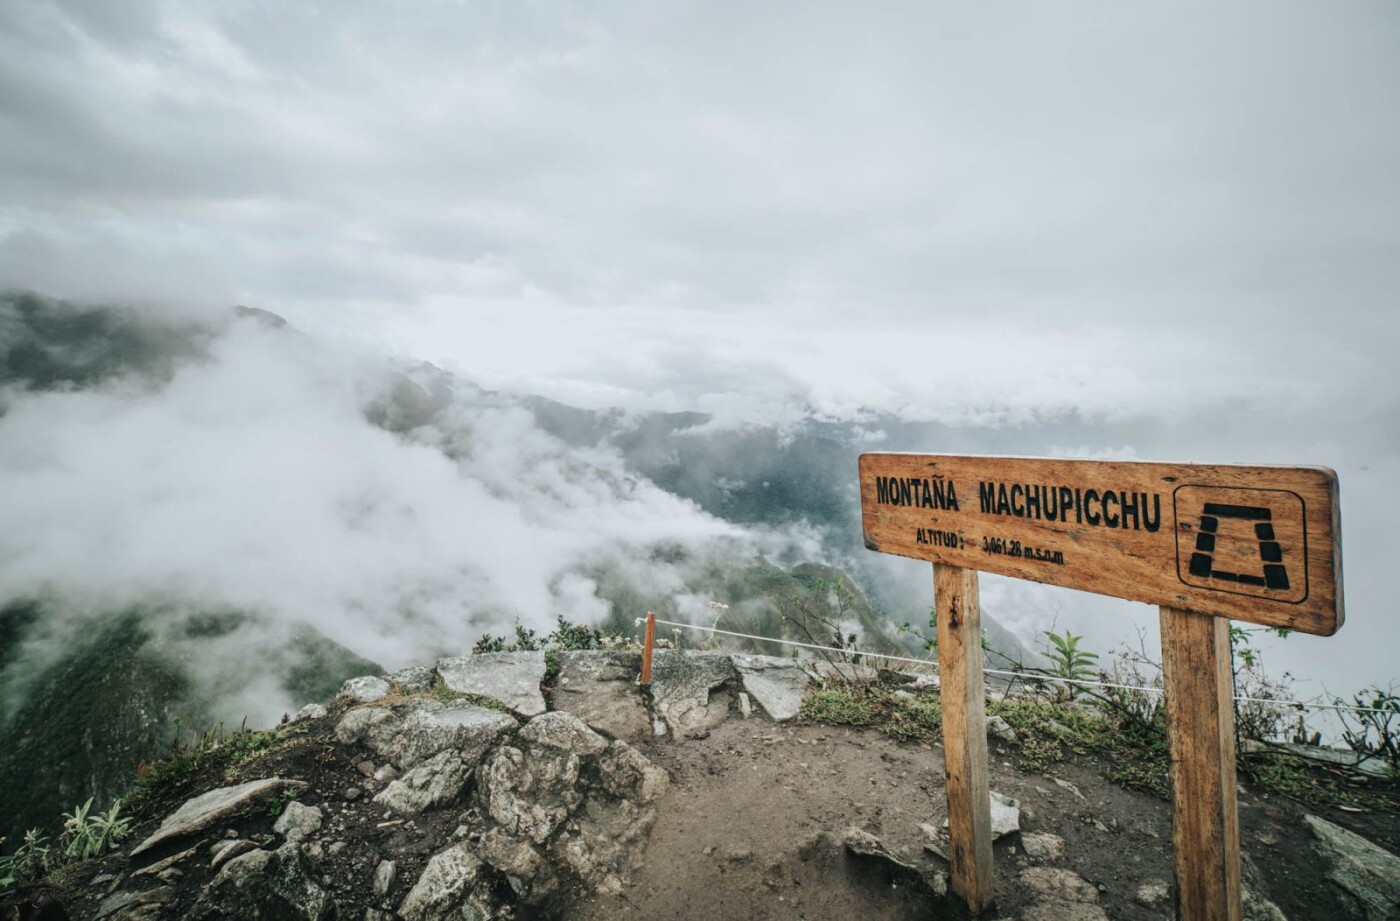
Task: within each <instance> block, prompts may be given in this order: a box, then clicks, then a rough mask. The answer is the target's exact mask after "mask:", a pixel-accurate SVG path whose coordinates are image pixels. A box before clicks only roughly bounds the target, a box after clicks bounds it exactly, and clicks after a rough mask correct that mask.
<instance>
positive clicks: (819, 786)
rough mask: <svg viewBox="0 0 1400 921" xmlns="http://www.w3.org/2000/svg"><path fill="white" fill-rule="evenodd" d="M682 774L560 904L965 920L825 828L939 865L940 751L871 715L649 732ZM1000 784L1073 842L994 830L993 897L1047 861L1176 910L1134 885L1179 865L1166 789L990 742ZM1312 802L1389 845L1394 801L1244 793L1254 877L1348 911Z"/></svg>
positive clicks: (706, 915) (653, 914)
mask: <svg viewBox="0 0 1400 921" xmlns="http://www.w3.org/2000/svg"><path fill="white" fill-rule="evenodd" d="M641 747H642V749H643V751H645V753H646V754H647V756H648V757H650V758H652V759H653V760H654V761H656V762H657V763H658V764H660V765H662V766H663V767H665V768H666V769H667V770H668V771H669V772H670V773H671V776H672V780H673V784H674V787H673V789H672V792H671V793H670V794H669V795H668V796H667V797H666V799H665V800H663V801H662V803H661V814H660V818H659V819H658V822H657V825H656V828H655V830H654V831H653V833H652V838H651V842H650V844H649V846H648V850H647V854H646V866H645V868H644V869H643V870H642V872H641V873H640V874H638V875H637V876H636V877H635V879H634V880H633V884H632V886H631V887H630V888H629V889H628V890H627V891H626V892H625V893H623V894H622V895H621V896H618V897H612V898H604V897H596V896H589V895H587V894H579V895H576V897H575V899H574V901H573V902H572V904H570V905H569V906H568V907H567V909H566V911H565V912H564V917H568V918H579V919H587V921H603V919H611V918H667V919H676V921H686V919H694V921H701V919H705V921H713V919H731V918H732V919H793V921H797V919H811V921H816V919H825V918H872V919H915V918H919V919H927V918H931V917H932V918H965V917H967V915H966V912H965V910H964V909H963V908H962V907H961V906H960V905H959V904H958V902H957V900H956V899H955V898H953V897H948V898H942V899H940V898H935V897H934V896H933V894H932V893H931V892H930V891H929V889H928V888H927V886H926V885H925V884H924V883H923V882H921V881H920V879H919V878H918V877H916V876H914V875H913V874H909V873H905V872H901V871H899V870H898V869H897V868H895V867H893V865H892V864H890V863H889V862H888V861H884V860H881V859H879V858H868V857H856V856H853V855H850V854H848V853H846V852H845V850H844V848H842V847H840V846H839V844H833V843H832V842H831V840H830V839H829V838H824V837H823V835H824V833H835V835H836V839H837V840H838V841H839V838H840V835H841V833H842V832H844V830H845V829H846V828H848V827H850V826H855V827H858V828H861V829H864V830H865V831H868V832H871V833H873V834H875V835H876V836H878V837H880V838H881V839H882V840H883V841H884V842H885V843H886V845H888V846H889V847H890V849H892V850H893V851H895V852H896V853H897V854H899V856H900V857H901V858H902V859H904V860H906V861H907V862H909V863H912V864H915V865H917V866H918V867H920V868H921V869H927V870H935V869H939V868H942V869H946V866H947V865H946V863H944V862H943V861H942V860H941V858H939V857H937V856H935V855H934V854H932V853H930V852H928V851H926V850H925V849H924V847H923V843H924V841H925V840H926V837H925V834H924V832H923V831H921V829H920V825H921V824H930V825H933V826H940V825H941V824H942V822H943V821H944V819H945V818H946V814H945V806H944V799H943V797H944V790H943V760H942V750H941V748H940V747H938V746H937V745H934V746H928V745H924V744H917V743H901V742H896V741H894V740H892V739H889V738H887V737H885V736H883V735H881V734H880V733H878V732H876V731H873V730H860V729H849V728H833V727H829V726H820V725H800V724H799V725H790V726H780V725H777V724H773V723H770V722H768V721H766V720H763V719H761V718H758V717H755V718H753V719H750V720H738V719H731V720H729V721H728V722H726V723H724V724H722V725H721V726H719V727H718V728H717V729H715V730H713V731H712V732H711V733H710V735H709V736H708V737H706V738H703V739H691V740H683V741H679V742H670V741H665V740H653V741H650V742H646V743H642V744H641ZM991 751H992V756H993V757H992V763H991V768H992V783H991V786H992V789H993V790H995V791H997V792H1000V793H1002V794H1005V795H1007V796H1011V797H1014V798H1016V799H1019V800H1020V801H1021V828H1022V831H1024V832H1036V831H1044V832H1052V833H1054V834H1056V835H1059V836H1060V837H1062V838H1063V839H1064V841H1065V854H1064V857H1063V858H1061V859H1057V860H1046V861H1036V860H1032V859H1030V858H1029V857H1027V856H1026V854H1025V851H1024V849H1023V847H1022V846H1021V841H1020V835H1019V834H1012V835H1008V836H1006V837H1004V838H1002V839H1001V840H999V841H998V842H997V843H996V846H995V861H996V885H995V893H996V898H997V910H996V912H995V913H994V914H993V917H998V918H1013V917H1017V916H1018V915H1019V914H1020V912H1021V910H1023V909H1024V908H1025V907H1026V906H1027V905H1029V904H1030V903H1031V901H1032V900H1033V898H1034V895H1033V894H1032V893H1030V892H1028V891H1027V890H1026V889H1024V888H1023V887H1022V886H1021V885H1020V884H1019V882H1018V879H1017V877H1018V875H1019V874H1020V872H1021V871H1022V870H1024V869H1026V868H1028V867H1030V866H1034V865H1037V864H1042V863H1043V864H1046V865H1050V866H1056V867H1063V868H1065V869H1069V870H1072V871H1074V872H1076V873H1078V874H1080V875H1081V876H1083V877H1084V878H1085V879H1087V880H1088V881H1089V882H1091V883H1093V884H1095V885H1096V886H1097V887H1098V888H1099V890H1100V905H1101V906H1102V907H1103V908H1104V910H1105V911H1106V913H1107V914H1108V916H1109V917H1110V918H1114V919H1121V921H1148V919H1154V921H1156V919H1168V918H1171V917H1172V903H1171V900H1170V898H1168V899H1166V900H1163V901H1160V902H1158V903H1156V904H1155V905H1144V904H1141V903H1140V902H1139V901H1138V900H1137V899H1136V896H1137V893H1138V890H1139V887H1141V886H1142V885H1144V884H1145V883H1148V882H1149V881H1153V880H1161V881H1168V882H1170V880H1171V879H1172V855H1171V812H1170V805H1169V803H1168V802H1166V801H1165V800H1162V799H1160V798H1158V797H1155V796H1152V795H1150V794H1144V793H1136V792H1132V791H1129V790H1125V789H1123V788H1122V787H1120V786H1118V785H1116V784H1113V783H1111V782H1109V781H1107V780H1105V779H1103V776H1102V775H1103V772H1104V768H1105V765H1103V764H1100V763H1097V762H1096V761H1094V760H1092V759H1088V758H1081V759H1075V760H1070V761H1066V762H1063V763H1061V764H1059V765H1056V767H1055V773H1053V774H1050V775H1045V774H1033V773H1022V772H1021V771H1020V770H1018V768H1017V762H1018V754H1017V747H1016V746H1015V745H1006V744H1003V743H1000V742H998V741H996V740H993V741H992V743H991ZM1308 811H1312V812H1315V813H1317V814H1320V815H1322V816H1323V817H1324V818H1327V819H1328V820H1330V821H1333V822H1336V823H1337V824H1339V825H1342V826H1345V827H1348V828H1351V829H1352V830H1354V831H1356V832H1358V833H1359V834H1362V835H1364V836H1366V837H1369V838H1371V839H1372V840H1373V841H1376V842H1377V843H1379V844H1381V845H1382V846H1384V847H1387V848H1389V849H1392V850H1393V849H1394V848H1395V847H1396V845H1397V839H1400V821H1397V817H1396V816H1393V815H1376V814H1353V813H1347V812H1340V811H1337V810H1330V809H1304V808H1303V807H1301V806H1299V805H1298V804H1296V803H1293V802H1291V801H1287V800H1278V799H1271V798H1267V797H1261V796H1258V795H1256V794H1255V793H1253V792H1250V791H1248V790H1246V791H1245V792H1244V793H1243V794H1241V796H1240V817H1241V827H1242V845H1241V846H1242V850H1243V852H1244V855H1245V857H1246V860H1247V862H1248V863H1249V864H1252V867H1253V870H1252V872H1249V875H1250V876H1251V877H1252V878H1253V880H1254V885H1255V888H1256V890H1257V891H1259V892H1260V894H1262V895H1263V896H1265V897H1266V898H1268V899H1270V900H1272V901H1273V902H1275V903H1276V904H1277V905H1278V906H1279V907H1280V908H1282V909H1283V910H1284V912H1285V913H1286V914H1287V915H1288V917H1289V918H1290V919H1292V921H1302V919H1312V918H1328V919H1347V918H1351V917H1356V916H1354V915H1352V914H1350V913H1349V911H1348V909H1347V906H1345V905H1344V904H1343V903H1342V902H1341V901H1340V900H1339V899H1338V898H1337V896H1336V894H1335V892H1334V890H1333V888H1332V886H1331V885H1330V884H1329V883H1328V882H1327V881H1326V879H1325V877H1324V873H1325V867H1324V866H1323V864H1322V862H1321V861H1320V860H1319V858H1318V855H1317V852H1316V851H1315V850H1314V847H1313V843H1312V837H1311V834H1310V832H1309V831H1308V830H1307V829H1306V828H1305V827H1304V826H1303V824H1302V816H1303V815H1304V814H1306V813H1307V812H1308Z"/></svg>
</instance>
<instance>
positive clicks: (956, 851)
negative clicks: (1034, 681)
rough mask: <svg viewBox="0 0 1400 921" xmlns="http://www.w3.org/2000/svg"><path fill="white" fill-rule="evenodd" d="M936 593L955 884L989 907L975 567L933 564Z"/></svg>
mask: <svg viewBox="0 0 1400 921" xmlns="http://www.w3.org/2000/svg"><path fill="white" fill-rule="evenodd" d="M933 596H934V604H935V606H936V608H937V621H938V678H939V690H940V695H941V697H942V703H943V763H944V769H945V771H946V774H947V781H948V783H947V788H948V839H949V856H950V858H951V861H950V862H951V863H952V884H953V891H954V892H956V893H957V894H958V895H960V896H962V897H963V899H965V900H966V901H967V907H968V910H969V911H971V912H972V913H973V914H974V915H980V914H981V913H982V912H984V911H986V910H987V909H989V908H991V907H992V803H991V796H990V792H989V786H988V784H989V780H988V775H987V696H986V688H985V687H984V685H983V680H982V610H981V606H980V605H979V603H978V599H977V571H976V570H972V569H959V568H957V567H954V566H944V565H941V564H938V563H935V564H934V565H933Z"/></svg>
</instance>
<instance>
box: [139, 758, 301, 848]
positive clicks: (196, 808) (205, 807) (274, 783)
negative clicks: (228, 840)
mask: <svg viewBox="0 0 1400 921" xmlns="http://www.w3.org/2000/svg"><path fill="white" fill-rule="evenodd" d="M305 787H306V784H305V783H302V782H301V781H299V780H287V779H285V778H282V777H268V778H265V779H263V780H250V781H248V782H247V783H243V784H239V785H238V786H235V787H221V788H219V789H217V790H210V791H209V792H208V793H205V794H203V795H201V796H196V797H195V798H194V799H192V800H190V801H188V802H187V803H185V804H184V805H183V806H181V807H180V808H179V809H177V810H175V812H174V813H172V814H171V815H170V816H168V817H167V818H166V819H165V821H164V822H161V823H160V827H159V828H157V829H156V831H155V833H154V834H152V835H151V836H150V837H148V838H147V839H146V840H144V841H142V842H141V843H140V844H138V845H136V847H134V848H132V849H131V854H132V856H135V855H137V854H140V853H142V852H144V851H148V850H150V849H151V848H153V847H156V846H157V845H160V844H164V843H166V842H167V841H173V840H176V839H179V838H187V837H189V836H191V835H194V834H198V833H200V832H203V831H205V830H206V829H209V828H213V827H215V826H217V825H219V824H220V823H222V822H226V821H227V820H229V819H230V818H233V817H234V816H238V815H242V814H244V813H246V812H250V811H253V810H256V809H258V808H261V807H263V806H265V805H266V803H267V802H268V801H269V800H271V799H272V798H273V797H274V796H276V795H277V794H278V793H279V792H281V791H283V790H301V789H305Z"/></svg>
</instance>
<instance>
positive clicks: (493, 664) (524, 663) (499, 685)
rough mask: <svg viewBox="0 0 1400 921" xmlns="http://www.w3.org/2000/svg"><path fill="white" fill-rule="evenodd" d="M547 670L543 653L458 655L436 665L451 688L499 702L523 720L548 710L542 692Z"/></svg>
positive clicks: (539, 651) (439, 661) (538, 651)
mask: <svg viewBox="0 0 1400 921" xmlns="http://www.w3.org/2000/svg"><path fill="white" fill-rule="evenodd" d="M544 670H545V665H544V650H537V651H535V652H488V653H483V654H481V655H475V656H457V657H456V658H452V659H439V660H438V664H437V673H438V676H439V677H441V678H442V683H443V684H445V685H447V687H448V688H449V689H451V690H453V691H457V692H458V693H460V694H475V695H477V696H478V697H489V698H490V699H492V700H499V701H500V702H501V703H503V704H505V705H506V706H507V707H509V708H510V709H512V710H514V711H515V712H516V713H519V714H520V715H521V716H524V717H531V716H539V715H540V714H541V713H543V712H544V711H545V706H544V694H543V693H542V692H541V691H540V682H542V681H544Z"/></svg>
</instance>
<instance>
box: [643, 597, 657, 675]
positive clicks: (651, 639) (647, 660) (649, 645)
mask: <svg viewBox="0 0 1400 921" xmlns="http://www.w3.org/2000/svg"><path fill="white" fill-rule="evenodd" d="M655 647H656V613H655V612H654V611H647V634H646V639H645V640H644V641H643V643H642V684H643V685H649V684H651V653H652V650H653V649H654V648H655Z"/></svg>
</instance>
